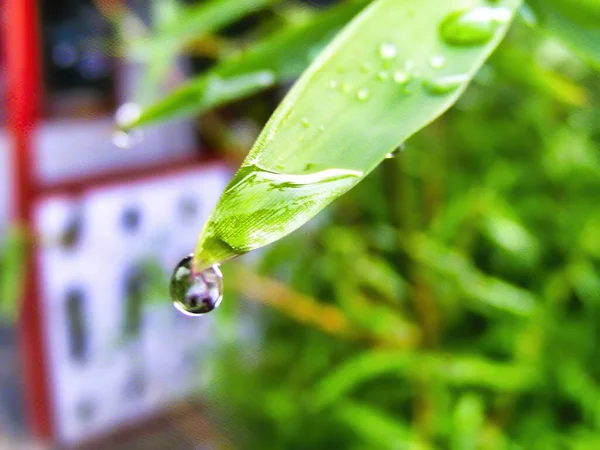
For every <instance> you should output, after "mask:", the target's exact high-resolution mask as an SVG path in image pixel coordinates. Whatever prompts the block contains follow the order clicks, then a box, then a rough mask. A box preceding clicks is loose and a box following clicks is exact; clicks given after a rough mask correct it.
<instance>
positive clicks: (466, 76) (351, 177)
mask: <svg viewBox="0 0 600 450" xmlns="http://www.w3.org/2000/svg"><path fill="white" fill-rule="evenodd" d="M519 3H520V2H519V1H518V0H504V1H499V2H496V3H494V4H493V5H492V6H490V5H489V4H488V3H487V2H485V1H484V0H452V1H446V2H439V1H437V0H407V1H403V2H398V1H397V0H378V1H375V2H374V3H372V4H371V5H369V6H368V7H367V8H366V9H365V10H364V11H363V12H362V13H361V14H360V15H359V16H357V18H356V19H355V20H353V21H352V22H351V23H350V24H349V25H348V26H347V27H346V28H345V29H344V30H343V31H342V32H341V33H340V34H339V35H338V36H337V37H336V39H335V40H334V41H333V42H332V43H331V44H330V45H329V46H328V47H327V48H326V49H325V50H324V51H323V52H322V53H321V55H320V56H319V57H318V58H317V60H316V61H315V62H314V63H313V64H312V65H311V67H310V68H309V69H308V70H307V71H306V72H305V73H304V75H303V76H302V77H301V78H300V80H299V81H298V82H297V83H296V85H295V86H294V87H293V88H292V90H291V92H290V93H289V94H288V96H287V97H286V98H285V99H284V100H283V102H282V104H281V105H280V106H279V108H278V109H277V110H276V111H275V113H274V115H273V116H272V117H271V119H270V121H269V123H268V124H267V125H266V127H265V129H264V130H263V132H262V134H261V135H260V136H259V138H258V140H257V142H256V144H255V146H254V147H253V149H252V150H251V152H250V154H249V155H248V158H247V159H246V161H245V162H244V164H243V165H242V167H241V169H240V171H239V172H238V173H237V174H236V176H235V177H234V178H233V180H232V181H231V183H230V184H229V186H228V187H227V188H226V190H225V192H224V194H223V196H222V197H221V199H220V201H219V203H218V205H217V207H216V208H215V210H214V211H213V213H212V215H211V218H210V219H209V221H208V223H207V225H206V226H205V228H204V230H203V231H202V233H201V236H200V239H199V242H198V245H197V248H196V253H195V254H196V257H195V267H196V269H197V270H200V269H203V268H205V267H207V266H209V265H210V264H213V263H217V262H222V261H224V260H227V259H229V258H232V257H235V256H237V255H240V254H243V253H246V252H248V251H250V250H253V249H256V248H259V247H262V246H264V245H267V244H269V243H271V242H274V241H276V240H278V239H280V238H282V237H283V236H285V235H286V234H288V233H290V232H292V231H294V230H295V229H297V228H298V227H300V226H301V225H302V224H304V223H305V222H307V221H308V220H310V219H311V218H312V217H314V216H315V215H316V214H317V213H318V212H319V211H321V210H322V209H323V208H324V207H325V206H327V205H328V204H329V203H331V202H332V201H333V200H334V199H335V198H336V197H339V196H340V195H342V194H343V193H345V192H346V191H348V190H349V189H350V188H352V187H353V186H354V185H356V183H358V182H359V181H360V180H361V179H362V178H363V177H364V176H366V174H368V173H369V172H370V171H372V170H373V169H374V168H375V167H376V166H377V165H378V164H379V163H380V162H381V161H382V160H383V159H384V158H385V157H386V154H387V153H389V152H391V151H393V149H394V148H396V147H397V146H398V145H399V144H400V143H401V142H403V141H404V140H405V139H407V138H408V137H409V136H411V135H412V134H413V133H415V132H416V131H418V130H419V129H421V128H422V127H424V126H425V125H427V124H428V123H430V122H431V121H433V120H434V119H435V118H436V117H438V116H439V115H440V114H442V113H443V112H444V111H445V110H446V109H448V108H449V107H450V106H451V105H452V104H453V103H454V101H456V99H457V98H458V97H459V95H460V94H461V93H462V91H463V90H464V89H465V87H466V85H467V83H468V81H469V80H470V79H471V78H472V77H473V76H474V74H475V72H476V71H477V69H478V68H479V67H480V66H481V65H482V64H483V62H484V61H485V59H486V58H487V57H488V56H489V54H490V53H491V52H492V50H493V49H494V48H495V46H496V45H497V44H498V43H499V42H500V40H501V38H502V36H503V35H504V33H505V31H506V29H507V27H508V23H509V21H510V19H511V18H512V16H513V15H514V11H515V8H516V7H518V6H519Z"/></svg>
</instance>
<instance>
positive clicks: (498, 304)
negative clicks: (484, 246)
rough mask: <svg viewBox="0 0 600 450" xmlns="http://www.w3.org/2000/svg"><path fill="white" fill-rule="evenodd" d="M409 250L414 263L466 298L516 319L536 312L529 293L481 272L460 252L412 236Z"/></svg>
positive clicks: (535, 301)
mask: <svg viewBox="0 0 600 450" xmlns="http://www.w3.org/2000/svg"><path fill="white" fill-rule="evenodd" d="M408 251H409V252H410V254H411V255H412V256H413V257H414V258H415V259H416V260H417V261H419V262H421V263H422V264H425V265H427V266H428V267H430V268H432V269H434V270H436V271H439V272H441V273H442V274H444V275H446V276H449V277H451V278H452V279H453V280H454V281H455V282H456V283H457V285H458V287H459V288H460V289H461V291H462V292H463V293H464V294H465V295H466V296H467V297H469V298H471V299H472V300H475V301H476V302H480V303H481V304H482V305H485V306H488V307H492V308H494V309H496V310H500V311H506V312H510V313H512V314H516V315H519V316H528V315H530V314H531V313H532V312H533V311H534V309H535V306H536V303H537V299H536V297H535V296H534V295H533V294H532V293H530V292H528V291H526V290H525V289H522V288H519V287H517V286H513V285H511V284H509V283H507V282H505V281H503V280H501V279H498V278H494V277H490V276H487V275H485V274H483V273H481V272H480V271H479V270H477V268H475V267H473V266H472V265H471V264H470V262H469V261H468V260H467V259H465V258H464V256H463V255H461V254H460V253H459V252H457V251H453V250H451V249H448V248H446V247H444V246H443V245H442V244H441V243H439V242H435V241H434V240H432V239H430V238H428V237H426V236H425V235H414V236H413V237H412V238H411V239H410V245H409V248H408Z"/></svg>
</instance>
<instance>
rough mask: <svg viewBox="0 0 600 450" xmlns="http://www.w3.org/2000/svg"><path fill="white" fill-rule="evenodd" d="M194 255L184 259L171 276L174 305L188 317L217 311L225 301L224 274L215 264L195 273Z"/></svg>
mask: <svg viewBox="0 0 600 450" xmlns="http://www.w3.org/2000/svg"><path fill="white" fill-rule="evenodd" d="M193 259H194V255H193V254H190V255H188V256H186V257H185V258H183V259H182V260H181V261H180V262H179V264H177V267H175V270H174V271H173V275H172V276H171V284H170V293H171V299H172V300H173V305H174V306H175V308H177V309H178V310H179V311H181V312H182V313H183V314H185V315H187V316H200V315H202V314H206V313H208V312H210V311H212V310H213V309H216V308H217V307H218V306H219V304H220V303H221V300H222V299H223V274H222V273H221V270H220V269H219V265H218V264H215V265H213V266H211V267H209V268H208V269H206V270H203V271H201V272H199V273H194V272H193V269H192V261H193Z"/></svg>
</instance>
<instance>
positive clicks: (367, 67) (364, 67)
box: [360, 63, 373, 73]
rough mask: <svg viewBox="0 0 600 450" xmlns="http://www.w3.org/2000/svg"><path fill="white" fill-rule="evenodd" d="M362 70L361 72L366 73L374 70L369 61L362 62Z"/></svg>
mask: <svg viewBox="0 0 600 450" xmlns="http://www.w3.org/2000/svg"><path fill="white" fill-rule="evenodd" d="M360 70H361V72H364V73H371V71H372V70H373V67H372V66H371V64H369V63H362V64H361V65H360Z"/></svg>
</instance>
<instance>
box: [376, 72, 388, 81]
mask: <svg viewBox="0 0 600 450" xmlns="http://www.w3.org/2000/svg"><path fill="white" fill-rule="evenodd" d="M389 77H390V74H389V73H388V72H386V71H385V70H380V71H379V72H377V79H378V80H379V81H385V80H387V79H388V78H389Z"/></svg>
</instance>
